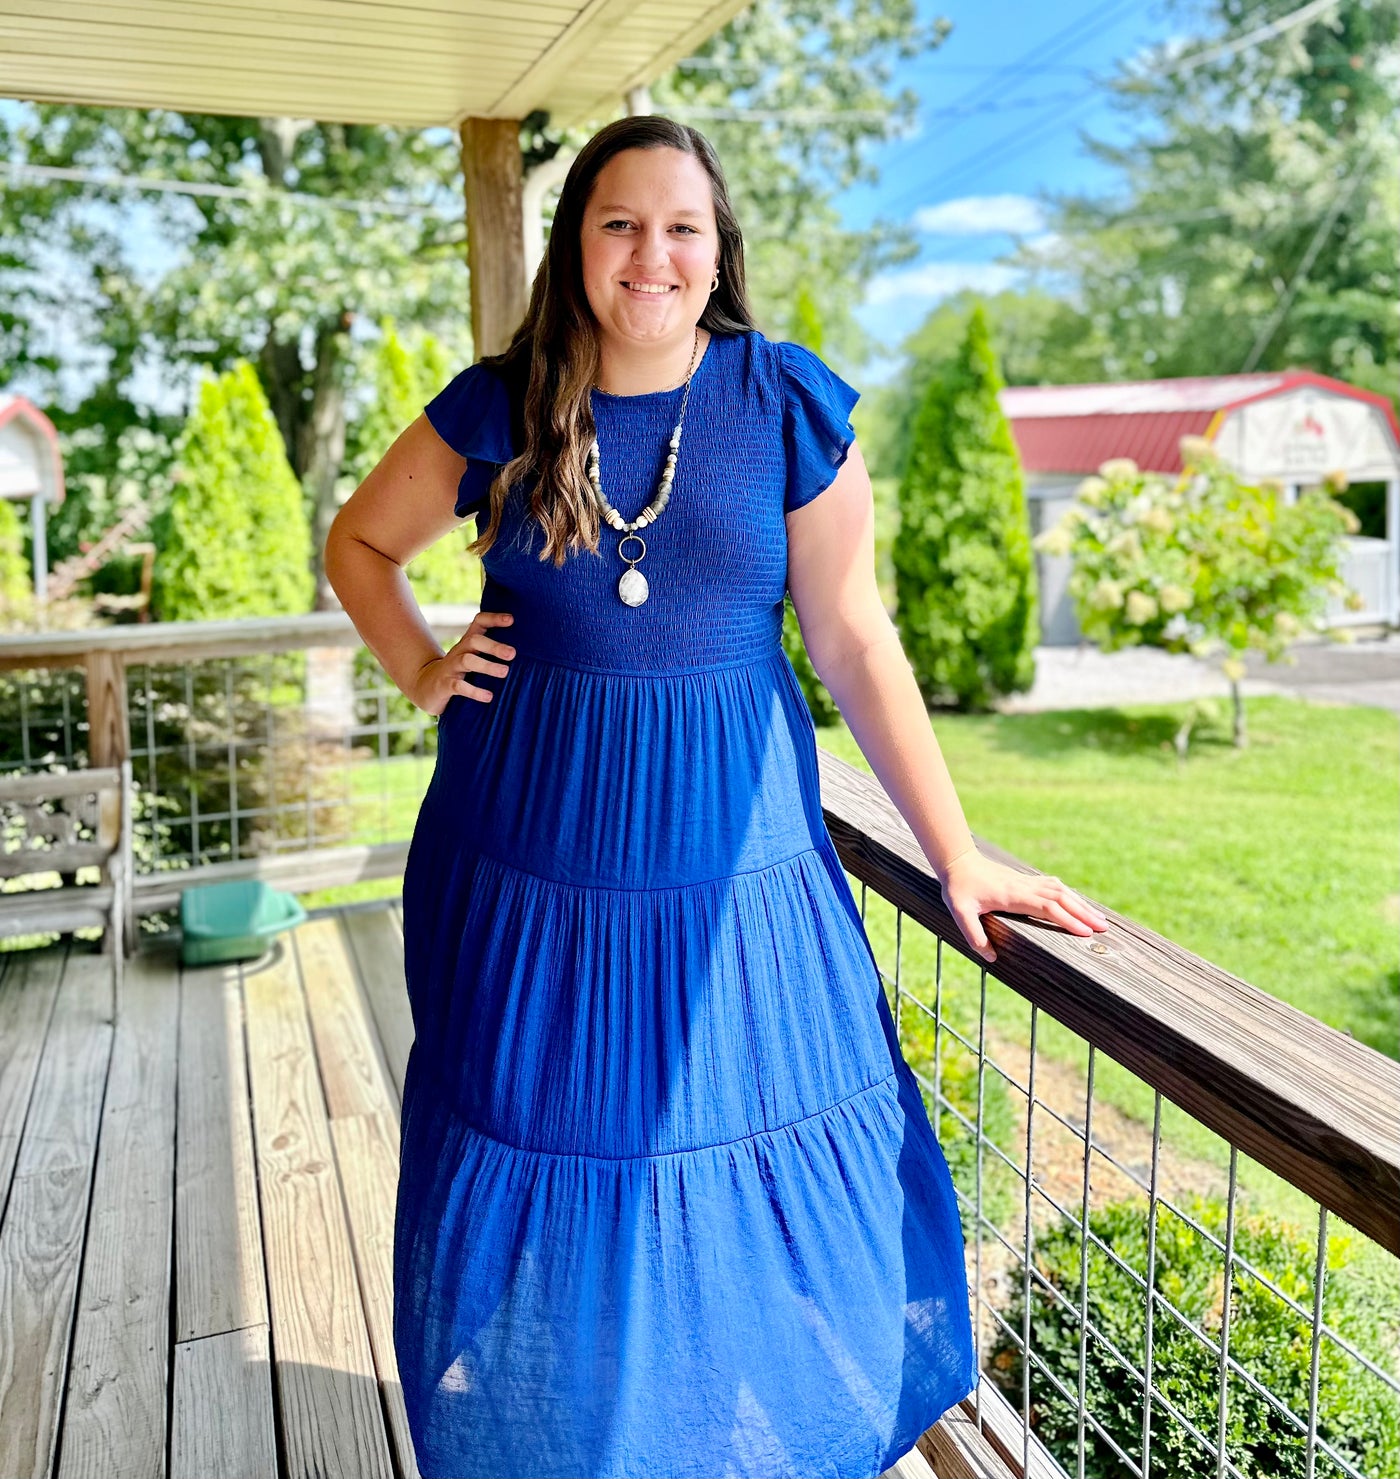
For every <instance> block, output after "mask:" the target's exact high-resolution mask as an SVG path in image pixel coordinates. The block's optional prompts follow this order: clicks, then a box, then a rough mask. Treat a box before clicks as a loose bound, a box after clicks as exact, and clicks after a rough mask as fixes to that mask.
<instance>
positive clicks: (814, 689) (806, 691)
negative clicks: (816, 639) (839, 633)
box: [783, 592, 838, 729]
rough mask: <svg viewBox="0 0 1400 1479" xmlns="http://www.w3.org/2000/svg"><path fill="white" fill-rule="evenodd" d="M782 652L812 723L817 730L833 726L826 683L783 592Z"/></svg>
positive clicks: (835, 713)
mask: <svg viewBox="0 0 1400 1479" xmlns="http://www.w3.org/2000/svg"><path fill="white" fill-rule="evenodd" d="M783 651H784V652H786V653H787V655H788V661H789V662H791V663H792V666H793V671H794V672H795V673H796V674H797V682H798V684H799V686H800V687H801V689H802V696H803V698H805V699H806V700H807V708H808V709H809V710H810V711H811V715H812V722H813V724H815V725H816V726H817V728H818V729H820V728H822V727H823V726H824V725H827V724H835V723H836V720H837V716H838V711H837V708H836V704H835V701H834V700H833V699H832V697H831V694H830V693H828V692H827V687H826V684H825V683H823V682H822V680H821V679H820V678H819V677H818V676H817V670H816V669H815V668H814V667H813V666H812V659H811V658H810V657H808V656H807V645H806V643H805V642H803V640H802V628H801V626H800V625H799V624H798V621H797V608H796V607H795V606H794V605H793V604H792V597H791V596H790V595H789V594H788V593H787V592H784V593H783Z"/></svg>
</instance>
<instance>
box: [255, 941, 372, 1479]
mask: <svg viewBox="0 0 1400 1479" xmlns="http://www.w3.org/2000/svg"><path fill="white" fill-rule="evenodd" d="M243 1000H244V1007H245V1010H246V1012H247V1023H248V1058H249V1066H250V1069H251V1073H250V1078H251V1082H252V1091H253V1145H254V1149H255V1152H256V1155H257V1160H258V1184H259V1188H260V1192H261V1200H262V1225H263V1247H264V1250H265V1255H266V1259H267V1275H268V1292H269V1303H270V1307H271V1312H272V1350H273V1360H274V1362H275V1365H276V1372H277V1390H278V1395H279V1400H280V1416H281V1431H282V1433H283V1437H284V1443H285V1453H284V1460H285V1463H286V1467H287V1474H288V1476H289V1479H313V1476H314V1479H320V1476H322V1475H326V1474H335V1475H337V1476H338V1479H359V1476H361V1475H363V1476H367V1479H392V1473H393V1471H392V1465H391V1463H390V1458H389V1446H388V1441H387V1438H386V1435H385V1430H384V1415H383V1411H382V1409H381V1407H380V1403H379V1391H378V1382H377V1378H376V1373H375V1367H374V1356H373V1353H372V1352H371V1350H370V1343H369V1334H368V1331H367V1329H366V1326H365V1317H364V1309H363V1307H362V1305H361V1302H360V1291H359V1283H358V1280H357V1277H356V1272H355V1261H354V1255H353V1252H352V1250H351V1243H350V1233H349V1229H348V1228H347V1226H346V1222H345V1212H344V1207H343V1206H342V1203H341V1190H340V1186H339V1184H338V1181H337V1177H336V1167H335V1160H334V1153H333V1150H332V1147H331V1138H330V1130H329V1126H328V1124H327V1119H326V1105H325V1100H324V1098H323V1096H322V1090H321V1082H320V1078H319V1075H318V1072H317V1063H316V1057H315V1049H314V1046H313V1043H312V1037H311V1031H310V1027H309V1025H308V1022H307V1016H306V1003H305V1000H304V997H303V995H302V985H301V981H300V979H299V978H298V974H297V966H296V958H295V955H294V953H293V951H292V950H291V949H289V948H288V942H287V941H286V940H285V938H284V939H282V940H280V941H279V943H278V945H277V947H276V949H275V951H274V952H273V955H272V958H271V960H270V961H269V962H268V963H267V964H266V965H263V966H261V967H259V968H257V969H250V970H245V971H244V973H243Z"/></svg>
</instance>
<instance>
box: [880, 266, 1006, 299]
mask: <svg viewBox="0 0 1400 1479" xmlns="http://www.w3.org/2000/svg"><path fill="white" fill-rule="evenodd" d="M1018 276H1019V274H1018V273H1017V271H1016V269H1015V268H1014V267H1010V266H1006V265H1004V264H1002V263H1000V262H922V263H920V264H919V266H917V267H905V268H901V269H900V270H899V271H898V272H887V273H885V274H884V276H883V277H877V278H875V279H874V280H873V281H872V282H871V284H870V287H869V289H868V291H867V292H866V302H868V303H892V302H895V301H896V300H902V301H908V300H910V299H915V300H918V299H930V298H931V299H938V298H946V297H947V296H948V295H949V294H950V293H956V292H958V291H960V290H961V289H962V288H972V289H973V290H974V291H976V292H979V293H999V292H1001V291H1002V289H1003V288H1009V287H1010V286H1011V285H1012V284H1013V283H1014V282H1015V281H1016V279H1017V277H1018Z"/></svg>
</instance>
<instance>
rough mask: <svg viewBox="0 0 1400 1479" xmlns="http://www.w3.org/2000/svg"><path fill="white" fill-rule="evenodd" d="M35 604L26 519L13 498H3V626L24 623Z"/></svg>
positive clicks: (0, 531) (0, 567)
mask: <svg viewBox="0 0 1400 1479" xmlns="http://www.w3.org/2000/svg"><path fill="white" fill-rule="evenodd" d="M33 607H34V584H33V577H32V576H31V575H30V572H29V561H28V560H27V559H25V557H24V523H23V521H22V520H21V518H20V516H19V510H18V509H17V508H16V507H15V505H14V502H13V501H12V500H11V499H9V498H0V630H3V629H4V628H6V627H18V626H20V625H22V623H23V622H24V621H25V620H26V619H27V618H28V617H29V615H30V614H31V613H32V611H33Z"/></svg>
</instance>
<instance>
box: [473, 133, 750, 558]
mask: <svg viewBox="0 0 1400 1479" xmlns="http://www.w3.org/2000/svg"><path fill="white" fill-rule="evenodd" d="M624 149H679V150H681V152H682V153H685V154H689V155H692V156H693V157H694V158H696V159H698V160H699V161H700V163H701V165H702V166H703V167H704V169H705V172H706V174H708V175H709V177H710V186H711V190H712V192H713V195H714V208H715V224H716V225H717V227H718V228H719V240H720V257H719V287H718V288H716V289H715V291H714V292H713V293H711V294H710V298H709V302H708V303H707V304H706V306H705V311H704V313H703V314H701V316H700V327H701V328H703V329H706V330H708V331H709V332H710V333H711V334H739V333H744V332H745V331H747V330H750V329H753V328H755V327H757V326H756V325H755V323H754V320H753V313H752V310H751V309H750V307H749V301H748V294H747V289H746V287H745V284H744V238H743V236H742V234H741V233H740V231H739V223H738V221H737V220H736V218H735V215H734V209H733V206H732V205H731V204H730V201H729V188H728V186H727V184H726V183H725V178H724V171H723V169H722V168H721V167H720V162H719V159H718V157H717V156H716V154H715V151H714V147H713V145H712V144H711V143H710V141H709V140H708V139H707V138H706V137H705V136H704V135H703V134H702V133H700V131H699V130H698V129H694V128H691V127H689V126H688V125H686V124H683V123H676V122H675V121H674V120H672V119H670V118H664V117H661V116H660V115H657V114H643V115H641V116H637V117H630V118H619V119H617V120H616V121H615V122H613V123H610V124H608V125H607V126H606V127H605V128H602V129H600V130H599V131H598V132H597V133H596V134H594V135H593V137H592V138H591V139H589V141H588V142H587V143H586V144H585V145H584V146H583V148H582V149H581V150H580V151H579V153H578V157H577V158H576V159H575V160H574V162H573V164H572V165H571V166H570V168H569V173H568V175H567V176H566V177H565V180H564V186H563V189H562V191H561V192H560V195H559V203H558V205H557V206H556V207H555V211H554V224H553V226H552V227H551V229H550V233H549V245H548V247H547V248H546V249H545V254H544V258H543V260H542V261H541V262H540V266H539V270H538V271H537V272H536V273H535V281H534V286H533V287H532V288H531V291H530V306H529V308H527V309H526V311H525V318H524V321H523V322H522V323H521V325H520V327H519V328H518V329H517V330H516V331H515V337H514V338H513V339H512V340H511V342H510V347H509V348H508V349H506V350H505V352H504V353H502V354H495V355H487V356H484V357H483V358H482V361H481V363H482V364H485V365H490V366H491V367H492V368H493V369H494V370H495V371H496V373H497V374H498V375H499V376H500V377H501V379H502V380H503V381H504V382H505V385H506V389H507V392H508V395H509V399H510V404H511V423H512V425H511V431H512V435H513V437H514V445H515V447H516V448H517V449H518V451H517V455H516V457H515V458H514V459H513V460H512V461H510V462H508V463H506V465H505V466H504V467H503V468H502V469H501V470H500V472H499V473H498V474H497V476H496V478H495V480H494V481H493V482H492V485H491V493H490V510H491V517H490V522H489V523H488V524H487V526H486V529H485V530H484V531H483V532H482V533H481V535H480V536H479V537H478V538H476V539H475V540H473V541H472V543H471V544H469V545H468V546H467V548H468V550H469V551H470V552H471V553H472V554H475V555H483V554H485V553H486V551H487V550H488V549H490V548H491V546H492V545H493V544H494V543H495V541H496V536H497V534H498V532H499V530H500V523H501V512H502V509H503V508H504V506H505V501H506V498H507V496H508V495H509V492H510V490H511V489H512V488H514V487H515V486H516V485H517V484H519V483H521V482H523V481H524V480H526V479H527V478H530V477H531V476H532V475H534V479H535V480H534V486H533V487H532V488H531V489H530V508H529V511H530V514H531V515H532V516H533V517H534V518H535V519H536V520H537V522H538V523H539V524H540V525H541V527H542V528H543V529H544V532H545V544H544V549H543V550H542V551H541V553H540V559H542V560H544V559H551V558H552V559H553V560H554V563H555V564H556V565H562V564H563V563H564V560H565V557H566V556H567V554H568V552H569V551H570V550H573V549H578V548H584V549H588V550H590V551H592V552H593V553H595V554H596V553H598V535H599V530H600V528H601V524H602V516H601V514H600V512H599V510H598V506H597V504H596V503H595V502H594V501H593V493H592V490H591V488H590V487H589V484H588V477H587V472H586V466H587V458H588V448H589V444H590V443H591V442H592V440H593V437H594V426H593V409H592V405H591V402H590V400H589V391H590V389H591V388H592V386H593V383H594V381H595V380H596V379H597V376H598V369H599V364H600V357H599V353H598V341H597V335H596V332H595V329H596V320H595V319H594V317H593V310H592V308H591V307H590V306H589V303H588V298H587V295H586V294H585V292H584V287H583V250H582V242H581V233H582V229H583V214H584V211H585V209H586V208H587V205H588V200H589V197H590V196H591V195H592V193H593V185H594V182H595V181H596V179H597V178H598V174H599V172H600V171H601V170H602V168H603V166H604V165H605V164H606V163H607V162H608V160H609V159H611V158H612V157H613V155H614V154H620V153H621V152H622V151H623V150H624Z"/></svg>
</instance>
